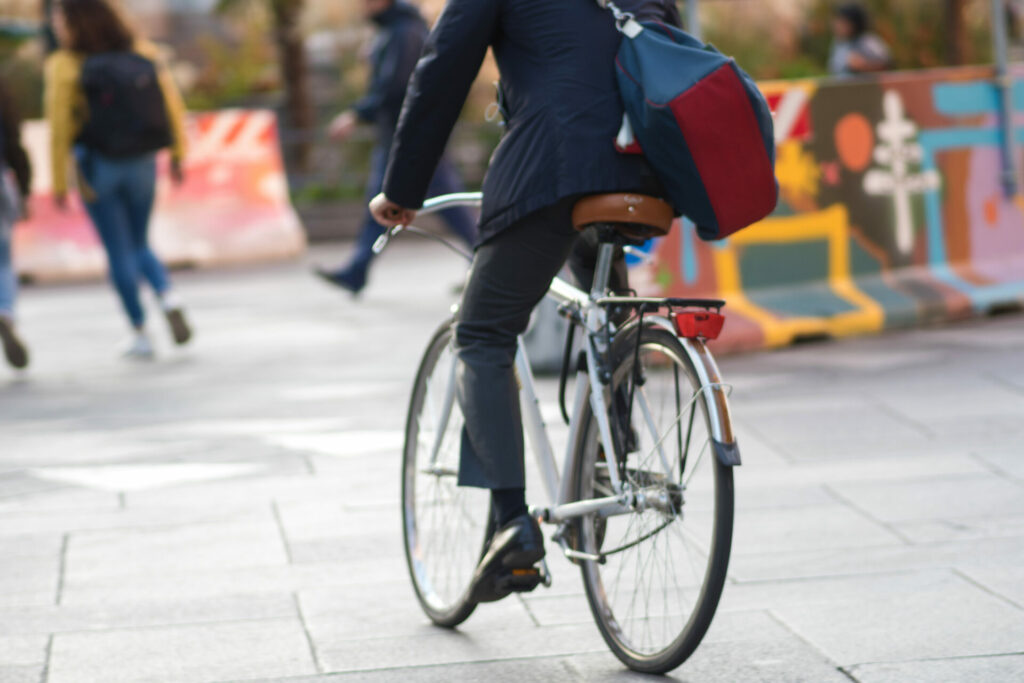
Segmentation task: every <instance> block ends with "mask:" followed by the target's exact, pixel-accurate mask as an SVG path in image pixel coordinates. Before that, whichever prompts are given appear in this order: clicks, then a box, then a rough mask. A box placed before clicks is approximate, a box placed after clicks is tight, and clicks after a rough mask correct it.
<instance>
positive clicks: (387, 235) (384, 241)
mask: <svg viewBox="0 0 1024 683" xmlns="http://www.w3.org/2000/svg"><path fill="white" fill-rule="evenodd" d="M405 227H406V226H404V225H396V226H394V227H393V228H390V229H389V230H385V231H384V232H382V233H381V235H380V237H378V238H377V240H376V241H375V242H374V243H373V253H374V254H376V255H378V256H379V255H380V253H381V252H383V251H384V250H385V249H387V246H388V243H389V242H391V238H393V237H395V236H397V235H398V234H399V233H400V232H402V231H403V230H405Z"/></svg>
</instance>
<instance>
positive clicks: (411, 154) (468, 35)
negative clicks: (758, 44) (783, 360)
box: [371, 0, 681, 600]
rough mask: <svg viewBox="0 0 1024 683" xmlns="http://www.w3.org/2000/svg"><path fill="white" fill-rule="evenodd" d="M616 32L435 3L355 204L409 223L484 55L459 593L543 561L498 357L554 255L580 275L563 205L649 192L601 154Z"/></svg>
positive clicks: (616, 121)
mask: <svg viewBox="0 0 1024 683" xmlns="http://www.w3.org/2000/svg"><path fill="white" fill-rule="evenodd" d="M617 4H618V5H619V6H620V7H621V9H622V10H623V11H626V12H631V13H633V14H634V15H635V16H636V18H637V19H640V20H644V21H661V22H664V23H670V24H673V25H676V26H679V25H680V24H681V21H680V17H679V13H678V11H677V10H676V7H675V3H674V2H673V0H618V1H617ZM620 41H621V35H620V34H619V32H618V31H616V29H615V25H614V22H613V20H612V18H611V16H610V14H609V13H608V11H607V10H604V9H602V8H601V7H600V6H599V5H598V4H597V3H596V2H593V0H562V1H560V2H552V1H551V0H448V4H447V5H446V6H445V9H444V12H443V13H442V14H441V17H440V18H439V19H438V21H437V25H436V26H435V27H434V29H433V31H432V32H431V34H430V37H429V39H428V40H427V45H426V49H425V50H424V53H423V57H422V58H421V59H420V61H419V64H418V65H417V66H416V70H415V75H414V76H413V79H412V83H411V84H410V86H409V90H408V93H407V95H406V99H405V104H404V106H403V109H402V116H401V120H400V122H399V124H398V131H397V133H396V135H395V142H394V145H393V148H392V151H391V158H390V161H389V162H388V167H387V172H386V174H385V179H384V185H383V191H382V193H381V194H380V195H378V196H377V197H376V198H375V199H374V200H373V202H372V203H371V210H372V211H373V214H374V216H375V217H376V219H377V220H378V221H380V222H382V223H383V224H385V225H395V224H399V223H407V222H409V221H411V220H413V219H414V218H415V215H416V209H417V208H418V207H420V206H422V204H423V200H424V197H426V194H427V188H428V186H429V183H430V174H431V173H432V172H433V168H434V166H435V164H436V163H437V162H438V160H439V159H440V158H441V154H442V151H443V149H444V141H445V140H446V139H447V138H448V135H449V133H450V132H451V130H452V126H453V125H454V124H455V121H456V119H457V118H458V116H459V112H460V111H461V109H462V105H463V101H464V100H465V98H466V94H467V93H468V92H469V88H470V85H471V84H472V82H473V80H474V79H475V78H476V75H477V72H478V70H479V69H480V65H481V64H482V62H483V60H484V56H485V55H486V54H487V50H488V48H491V49H493V51H494V56H495V58H496V61H497V64H498V70H499V72H500V74H501V86H500V88H499V92H500V93H501V97H500V99H501V101H502V103H503V106H502V109H503V112H504V115H505V117H506V127H505V134H504V136H503V138H502V140H501V142H500V143H499V144H498V148H497V150H495V152H494V155H493V157H492V158H491V163H490V168H489V169H488V171H487V176H486V177H485V179H484V189H483V197H484V198H483V209H482V215H481V218H480V243H479V244H478V246H477V248H476V251H475V254H474V259H473V265H472V268H471V270H470V273H469V278H468V280H467V283H466V289H465V292H464V294H463V297H462V303H461V305H460V307H459V311H458V316H457V320H456V326H455V345H456V351H457V353H458V358H459V366H458V369H457V372H456V382H457V395H458V400H459V403H460V406H461V408H462V412H463V415H464V416H465V428H464V430H463V433H462V442H461V443H462V446H461V457H460V464H459V482H458V483H459V485H461V486H476V487H481V488H487V489H490V490H491V505H492V509H493V510H494V513H495V520H494V521H495V525H496V529H497V530H498V531H497V532H496V533H495V535H494V536H492V538H491V540H490V542H489V545H488V549H487V551H486V552H485V554H484V556H483V558H482V559H481V560H480V564H479V565H478V567H477V570H476V573H475V574H474V579H473V588H472V590H473V596H474V599H478V600H493V599H496V598H498V597H501V594H500V593H499V594H497V595H495V594H493V593H488V592H487V591H488V588H487V586H488V584H489V582H493V580H494V577H495V575H496V572H497V571H498V569H499V568H500V567H502V566H505V567H506V568H509V569H516V568H524V567H522V564H521V563H523V562H526V563H528V564H532V563H533V562H535V561H536V559H537V558H539V557H542V556H543V554H544V550H543V537H542V535H541V532H540V528H539V527H538V525H537V521H536V520H534V519H533V518H531V517H530V515H529V514H528V512H527V506H526V497H525V479H524V463H523V429H522V421H521V418H520V407H519V391H518V389H517V379H516V375H515V369H514V368H515V364H514V358H515V354H516V349H517V338H518V336H519V335H520V334H522V333H523V332H524V331H525V329H526V326H527V324H528V323H529V319H530V312H531V310H532V309H533V308H534V306H535V305H536V304H537V303H538V302H539V301H540V300H541V299H542V298H543V297H544V295H545V293H546V292H547V290H548V288H549V287H550V285H551V280H552V277H554V276H555V275H556V274H557V273H558V271H559V270H560V269H561V268H562V265H563V264H564V263H565V261H566V259H567V258H570V265H572V266H574V268H573V269H574V273H575V274H576V276H577V278H578V279H580V280H581V284H582V285H583V286H584V288H585V289H586V288H589V285H588V284H587V282H586V280H587V279H588V275H589V279H591V280H592V279H593V263H594V260H595V258H596V254H595V252H596V249H594V248H593V244H590V243H587V242H584V241H581V240H578V238H577V233H576V231H575V230H574V229H573V224H572V210H573V206H574V204H575V203H576V201H577V199H579V198H580V197H583V196H586V195H590V194H598V193H609V192H634V193H638V194H642V195H653V196H655V197H659V196H664V191H663V188H662V187H661V184H660V183H659V182H658V181H657V178H656V177H655V175H654V171H653V170H652V169H651V167H650V165H649V164H648V163H647V161H646V160H645V159H644V157H643V156H642V155H624V154H619V153H617V152H616V149H615V145H614V140H615V138H616V134H617V133H618V132H619V129H620V127H621V124H622V120H623V105H622V101H621V99H620V97H619V91H618V86H617V83H616V74H615V55H616V52H617V51H618V47H619V43H620ZM570 254H571V257H570ZM577 258H578V260H577ZM588 265H589V271H590V272H589V274H587V273H586V271H587V270H588V269H587V266H588ZM577 266H578V267H577ZM618 266H619V268H617V269H616V273H618V275H617V276H616V277H615V278H613V284H612V287H613V289H622V288H623V287H624V286H626V285H627V283H625V282H624V281H623V279H624V270H625V269H624V266H623V265H622V261H621V260H620V261H619V263H618Z"/></svg>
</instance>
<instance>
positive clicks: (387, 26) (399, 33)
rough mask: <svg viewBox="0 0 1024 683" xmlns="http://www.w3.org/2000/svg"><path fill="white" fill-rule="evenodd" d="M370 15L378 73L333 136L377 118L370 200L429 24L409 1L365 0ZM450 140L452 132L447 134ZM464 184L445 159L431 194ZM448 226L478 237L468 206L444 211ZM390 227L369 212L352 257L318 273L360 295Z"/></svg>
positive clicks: (334, 125)
mask: <svg viewBox="0 0 1024 683" xmlns="http://www.w3.org/2000/svg"><path fill="white" fill-rule="evenodd" d="M363 8H364V14H365V16H366V18H367V19H368V20H369V21H372V22H373V23H374V24H375V25H376V26H377V35H376V38H375V40H374V42H373V47H372V50H371V53H370V66H371V71H372V75H371V78H370V87H369V90H368V91H367V93H366V94H365V95H364V96H363V98H362V99H360V100H359V101H358V102H356V104H355V105H354V106H353V107H352V109H350V110H348V111H345V112H342V113H341V114H339V115H338V116H337V117H335V119H334V120H333V121H332V122H331V125H330V128H329V133H330V136H331V137H332V138H333V139H335V140H338V141H343V140H347V139H348V138H349V137H351V135H352V133H353V131H354V130H355V128H356V125H357V124H358V123H360V122H362V123H372V124H373V125H374V126H375V127H376V135H377V140H376V144H375V146H374V148H373V152H372V154H371V157H370V175H369V178H368V179H367V183H366V202H367V203H369V201H370V200H371V199H373V197H374V196H376V195H377V193H379V192H380V188H381V185H382V184H383V182H384V169H385V166H386V165H387V161H388V154H389V153H390V151H391V145H392V140H393V138H394V135H395V127H396V125H397V123H398V115H399V113H401V110H402V99H403V98H404V97H405V89H406V85H407V84H408V82H409V77H410V76H411V75H412V71H413V69H414V68H415V66H416V61H417V60H418V59H419V57H420V53H421V52H422V50H423V43H424V41H425V40H426V36H427V24H426V22H425V21H424V20H423V16H422V15H421V14H420V12H419V10H418V9H416V8H415V7H414V6H412V5H410V4H409V3H408V2H406V1H405V0H364V4H363ZM446 139H447V136H446ZM462 189H463V188H462V184H461V181H460V180H459V177H458V174H457V173H456V171H455V168H454V167H453V166H452V164H451V163H450V162H449V161H448V160H447V159H445V158H442V159H441V160H440V162H439V163H438V164H437V169H436V171H434V175H433V178H432V179H431V180H430V186H429V189H428V193H429V194H430V195H431V196H434V195H440V194H448V193H451V192H460V191H461V190H462ZM441 216H442V218H443V219H444V221H445V223H447V225H448V228H449V229H450V230H451V231H452V232H453V233H455V234H456V235H457V236H458V237H459V238H460V239H462V241H464V242H465V243H466V244H468V245H470V246H472V245H473V244H474V243H475V241H476V236H477V232H476V218H475V217H474V215H473V212H472V211H470V210H469V209H467V208H465V207H456V208H452V209H447V210H445V211H443V212H441ZM383 231H384V228H383V227H381V225H380V224H379V223H378V222H377V221H375V220H374V219H373V216H372V215H371V214H370V212H369V211H367V212H366V213H365V215H364V218H363V224H362V227H361V229H360V231H359V237H358V239H357V240H356V246H355V252H354V253H353V254H352V256H351V258H350V260H349V262H348V263H347V264H346V265H344V266H342V267H340V268H337V269H333V270H327V269H323V268H317V269H316V272H317V274H318V275H320V277H322V278H324V279H325V280H326V281H328V282H330V283H331V284H334V285H337V286H338V287H341V288H343V289H346V290H348V291H350V292H352V293H353V294H358V293H359V292H360V291H362V289H363V287H365V286H366V279H367V275H368V273H369V269H370V263H371V261H372V260H373V257H374V254H373V244H374V242H376V241H377V238H378V237H380V235H381V233H382V232H383Z"/></svg>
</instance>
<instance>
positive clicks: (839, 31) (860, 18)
mask: <svg viewBox="0 0 1024 683" xmlns="http://www.w3.org/2000/svg"><path fill="white" fill-rule="evenodd" d="M832 33H833V34H834V36H835V38H834V40H833V43H832V52H831V55H830V56H829V60H828V69H829V72H831V73H832V74H833V75H835V76H853V75H856V74H862V73H871V72H874V71H885V70H886V69H888V68H889V67H890V66H891V64H892V57H891V54H890V52H889V46H888V45H886V44H885V41H884V40H882V39H881V38H880V37H879V36H878V35H877V34H875V33H872V32H871V18H870V16H869V15H868V12H867V10H866V9H864V7H862V6H861V5H858V4H856V3H849V4H845V5H840V6H839V7H838V8H836V11H835V14H834V15H833V17H832Z"/></svg>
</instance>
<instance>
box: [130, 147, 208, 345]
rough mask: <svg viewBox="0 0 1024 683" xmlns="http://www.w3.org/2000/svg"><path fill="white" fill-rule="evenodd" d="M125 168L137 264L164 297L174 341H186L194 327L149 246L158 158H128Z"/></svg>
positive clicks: (163, 300)
mask: <svg viewBox="0 0 1024 683" xmlns="http://www.w3.org/2000/svg"><path fill="white" fill-rule="evenodd" d="M124 168H125V170H126V171H127V172H129V176H128V177H127V178H125V181H124V183H123V184H122V185H121V187H120V196H121V200H122V202H123V203H124V206H125V209H126V214H127V216H128V225H129V228H130V235H131V242H132V255H133V258H134V259H135V264H136V267H137V268H138V271H139V272H140V273H141V274H142V276H143V277H144V278H145V279H146V281H147V282H148V283H149V285H150V286H151V287H152V288H153V291H154V292H156V295H157V297H158V298H159V299H160V307H161V309H163V312H164V316H165V317H166V318H167V323H168V325H170V328H171V336H172V337H173V339H174V342H175V343H176V344H185V343H187V342H188V341H189V340H190V339H191V338H192V328H191V326H190V325H189V324H188V320H187V319H186V317H185V311H184V308H183V306H182V303H181V301H180V300H179V299H178V296H177V294H176V293H175V292H174V291H173V289H172V287H171V279H170V277H169V276H168V274H167V268H166V267H165V266H164V264H163V262H161V261H160V259H159V257H157V255H156V254H155V253H154V252H153V249H152V248H151V247H150V246H149V221H150V218H151V216H152V214H153V200H154V198H155V196H156V160H155V158H154V157H152V156H147V157H143V158H141V159H135V160H132V161H126V162H124Z"/></svg>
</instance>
